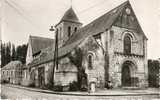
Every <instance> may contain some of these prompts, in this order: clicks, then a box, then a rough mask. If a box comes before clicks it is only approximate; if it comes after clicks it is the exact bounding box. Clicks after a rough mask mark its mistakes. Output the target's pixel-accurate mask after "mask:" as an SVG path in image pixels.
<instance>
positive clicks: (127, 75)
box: [122, 62, 132, 87]
mask: <svg viewBox="0 0 160 100" xmlns="http://www.w3.org/2000/svg"><path fill="white" fill-rule="evenodd" d="M131 67H132V66H131V63H129V62H125V63H124V64H123V66H122V86H126V87H128V86H131V70H130V69H131Z"/></svg>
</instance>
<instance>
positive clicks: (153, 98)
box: [1, 85, 158, 100]
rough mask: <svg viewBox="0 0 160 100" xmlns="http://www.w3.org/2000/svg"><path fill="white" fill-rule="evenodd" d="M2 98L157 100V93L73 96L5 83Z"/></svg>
mask: <svg viewBox="0 0 160 100" xmlns="http://www.w3.org/2000/svg"><path fill="white" fill-rule="evenodd" d="M1 90H2V92H1V97H2V99H11V100H37V99H38V100H158V95H138V96H74V95H58V94H48V93H41V92H35V91H29V90H25V89H19V88H15V87H9V86H7V85H2V86H1Z"/></svg>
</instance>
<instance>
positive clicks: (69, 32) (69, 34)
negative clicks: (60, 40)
mask: <svg viewBox="0 0 160 100" xmlns="http://www.w3.org/2000/svg"><path fill="white" fill-rule="evenodd" d="M70 36H71V27H70V26H69V27H68V37H70Z"/></svg>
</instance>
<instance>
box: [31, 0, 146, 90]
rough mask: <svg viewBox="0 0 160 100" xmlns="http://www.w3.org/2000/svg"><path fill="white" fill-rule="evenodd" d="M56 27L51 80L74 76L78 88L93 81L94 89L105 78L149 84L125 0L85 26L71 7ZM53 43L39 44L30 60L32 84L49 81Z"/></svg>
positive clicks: (142, 46)
mask: <svg viewBox="0 0 160 100" xmlns="http://www.w3.org/2000/svg"><path fill="white" fill-rule="evenodd" d="M55 28H56V30H57V32H58V48H59V49H58V66H56V67H55V70H54V71H55V72H54V78H53V79H54V80H53V82H54V85H61V86H67V85H69V84H70V83H72V82H74V81H75V82H79V84H80V85H81V87H83V86H84V85H86V86H89V84H90V83H95V84H96V87H97V88H104V87H105V85H106V84H107V82H108V81H110V82H112V84H113V87H115V88H116V87H146V86H147V85H148V76H147V74H148V69H147V38H146V36H145V34H144V32H143V31H142V29H141V26H140V25H139V22H138V20H137V18H136V16H135V13H134V11H133V9H132V7H131V5H130V3H129V1H126V2H124V3H123V4H121V5H119V6H118V7H116V8H114V9H113V10H111V11H109V12H108V13H106V14H104V15H102V16H101V17H99V18H97V19H96V20H94V21H93V22H91V23H89V24H88V25H86V26H82V23H81V22H80V21H79V20H78V17H77V16H76V14H75V12H74V10H73V9H72V8H70V9H69V10H67V11H66V13H65V14H64V16H63V17H62V19H61V20H60V22H59V23H58V24H57V25H56V26H55ZM54 45H55V43H54V42H53V43H52V44H50V46H48V47H46V48H40V49H39V51H38V53H35V54H36V56H35V57H34V58H32V61H31V60H29V61H30V63H28V67H29V69H30V79H31V80H32V83H33V84H35V85H36V86H37V87H43V86H46V85H48V84H49V83H50V78H51V76H52V70H53V69H52V68H53V62H54V48H53V47H54ZM32 48H34V47H32ZM30 51H31V50H30ZM28 58H29V57H28Z"/></svg>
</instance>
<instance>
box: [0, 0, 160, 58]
mask: <svg viewBox="0 0 160 100" xmlns="http://www.w3.org/2000/svg"><path fill="white" fill-rule="evenodd" d="M125 1H126V0H1V4H0V8H1V9H0V10H1V11H0V12H1V13H0V15H1V19H0V23H1V38H2V42H8V41H11V42H12V43H14V44H15V45H21V44H23V43H27V42H28V38H29V35H34V36H42V37H48V38H54V34H53V33H51V32H50V31H49V28H50V26H51V25H53V26H54V25H56V24H57V23H58V22H59V21H60V19H61V18H62V16H63V14H64V13H65V11H66V10H67V9H69V8H70V7H71V5H72V7H73V9H74V10H75V12H76V14H77V16H78V17H79V19H80V21H81V22H82V23H83V25H86V24H88V23H90V22H91V21H93V20H94V19H96V18H98V17H100V16H101V15H103V14H105V13H107V12H108V11H109V10H111V9H113V8H114V7H116V6H118V5H120V4H121V3H123V2H125ZM129 1H130V3H131V5H132V8H133V10H134V12H135V14H136V16H137V18H138V21H139V23H140V25H141V27H142V29H143V31H144V33H145V35H146V36H147V38H148V58H149V59H150V58H151V59H157V58H160V28H158V27H160V22H159V21H160V13H158V12H160V1H159V0H129ZM158 8H159V9H158Z"/></svg>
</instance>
